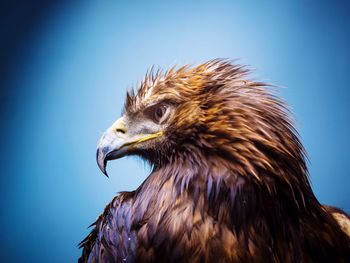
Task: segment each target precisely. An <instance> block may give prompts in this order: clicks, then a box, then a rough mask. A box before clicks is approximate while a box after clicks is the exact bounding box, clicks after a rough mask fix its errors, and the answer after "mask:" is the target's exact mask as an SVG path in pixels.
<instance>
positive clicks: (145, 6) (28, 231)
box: [0, 1, 350, 262]
mask: <svg viewBox="0 0 350 263" xmlns="http://www.w3.org/2000/svg"><path fill="white" fill-rule="evenodd" d="M262 2H263V1H241V2H237V1H235V2H234V1H216V2H215V3H211V2H203V1H193V2H191V3H190V2H189V1H177V3H174V2H170V3H165V2H164V1H144V2H141V1H140V2H138V3H136V2H132V1H130V2H128V3H126V1H125V3H122V2H116V1H81V2H77V1H70V2H60V3H58V2H50V3H49V2H48V3H47V1H41V2H40V1H39V2H31V3H29V2H25V1H24V2H22V3H17V2H12V3H8V4H7V5H6V6H4V8H2V10H1V35H0V36H1V39H0V40H1V44H0V47H1V61H0V66H1V80H0V83H1V101H0V104H1V105H0V109H1V131H0V135H1V137H0V138H1V142H2V143H1V150H0V151H1V158H0V159H1V176H0V183H1V184H0V194H1V198H0V205H1V215H0V223H1V235H0V243H1V244H0V252H1V255H0V258H1V261H3V262H72V261H76V259H77V258H78V256H79V254H80V253H81V252H80V251H79V250H78V249H77V244H78V243H79V241H80V240H82V239H83V238H84V237H85V235H86V234H87V233H88V232H89V230H87V226H88V225H89V224H90V223H92V222H93V221H94V220H95V219H96V217H97V216H98V214H99V213H101V212H102V211H103V208H104V206H105V204H106V203H107V202H108V201H110V200H111V199H112V197H113V196H114V195H115V194H116V193H117V192H118V191H121V190H132V189H135V188H136V187H137V186H138V185H139V184H140V183H141V182H142V181H143V180H144V179H145V177H146V176H147V173H148V172H149V171H148V168H147V167H145V165H144V164H143V163H142V161H140V160H138V159H136V158H124V159H121V160H117V161H114V162H111V163H109V168H108V170H109V174H110V178H109V179H108V178H106V177H104V176H103V175H102V174H101V172H100V171H99V170H98V167H97V165H96V163H95V149H96V144H97V140H98V139H99V137H100V135H101V134H102V132H103V131H104V130H105V129H106V128H107V127H108V126H109V125H110V124H111V123H112V122H113V121H114V120H115V119H116V118H117V117H118V116H119V115H120V112H121V109H122V106H123V101H124V95H125V90H126V89H127V88H128V87H131V86H135V85H136V83H137V81H139V80H141V78H142V77H143V75H144V74H145V72H146V70H147V69H148V68H149V67H150V66H151V65H153V64H155V65H156V66H160V67H162V68H168V67H169V66H172V65H173V64H180V65H182V64H184V63H191V64H196V63H200V62H204V61H206V60H208V59H212V58H217V57H226V58H239V59H240V60H239V61H240V63H243V64H248V65H251V66H252V67H253V68H255V73H254V76H255V77H256V78H258V79H260V80H263V81H268V82H271V83H274V84H276V85H279V86H281V87H282V88H281V94H282V96H283V97H284V98H285V99H286V100H287V102H288V103H289V104H290V105H291V108H292V110H293V111H294V113H295V116H296V119H297V128H298V130H299V131H300V133H301V137H302V141H303V143H304V145H305V147H306V149H307V151H308V153H309V159H310V165H309V168H310V174H311V181H312V185H313V189H314V191H315V193H316V195H317V197H318V198H319V200H320V201H321V202H322V203H326V204H332V205H336V206H339V207H341V208H343V209H345V210H346V211H347V212H350V195H349V186H350V179H349V176H350V166H349V149H350V142H349V138H350V136H349V135H350V121H349V120H350V105H349V102H350V91H349V83H350V80H349V76H350V75H349V68H350V67H349V66H350V52H349V47H350V35H349V32H350V31H349V24H350V23H349V22H350V16H349V15H348V14H349V6H348V5H347V4H344V3H341V2H337V1H329V3H326V2H321V1H299V2H297V1H289V2H290V3H282V1H264V3H262Z"/></svg>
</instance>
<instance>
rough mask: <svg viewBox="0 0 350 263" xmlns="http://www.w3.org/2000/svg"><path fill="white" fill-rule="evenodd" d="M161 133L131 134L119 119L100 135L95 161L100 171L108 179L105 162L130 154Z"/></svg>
mask: <svg viewBox="0 0 350 263" xmlns="http://www.w3.org/2000/svg"><path fill="white" fill-rule="evenodd" d="M161 135H162V132H156V133H152V134H131V133H130V132H129V131H128V130H127V128H126V125H125V120H124V118H123V117H121V118H119V119H118V120H117V121H116V122H115V123H114V124H113V125H112V126H111V127H110V128H108V129H107V131H106V132H105V133H104V134H103V135H102V137H101V139H100V141H99V144H98V146H97V152H96V160H97V164H98V167H99V168H100V170H101V171H102V172H103V173H104V174H105V175H106V176H107V177H108V174H107V171H106V166H107V161H109V160H115V159H118V158H121V157H123V156H125V155H127V154H129V153H131V152H132V151H133V150H134V149H135V146H136V145H137V144H139V143H142V142H145V141H148V140H151V139H154V138H156V137H159V136H161Z"/></svg>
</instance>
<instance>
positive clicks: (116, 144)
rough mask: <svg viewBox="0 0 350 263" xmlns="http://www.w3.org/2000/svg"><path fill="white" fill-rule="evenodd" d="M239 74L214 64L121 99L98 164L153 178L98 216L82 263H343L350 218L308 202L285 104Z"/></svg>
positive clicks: (156, 79) (153, 80) (154, 76)
mask: <svg viewBox="0 0 350 263" xmlns="http://www.w3.org/2000/svg"><path fill="white" fill-rule="evenodd" d="M248 73H249V71H248V70H247V69H246V68H245V67H242V66H239V65H235V64H233V63H231V62H230V61H227V60H213V61H209V62H207V63H204V64H201V65H198V66H196V67H189V66H184V67H181V68H172V69H170V70H169V71H166V72H164V73H162V72H161V71H157V72H151V73H149V74H147V75H146V77H145V79H144V80H143V81H142V82H141V84H140V86H139V88H138V91H137V92H132V91H131V92H129V93H128V94H127V97H126V103H125V110H124V114H123V116H122V117H121V118H120V119H118V120H117V121H116V122H115V123H114V124H113V125H112V126H111V127H110V128H109V129H108V130H107V131H106V132H105V134H104V135H103V136H102V138H101V140H100V142H99V146H98V150H97V162H98V165H99V166H100V168H101V170H102V171H103V172H104V173H106V165H107V161H110V160H113V159H116V158H121V157H123V156H125V155H137V156H140V157H141V158H143V159H145V160H147V161H148V162H149V163H150V164H151V165H152V172H151V173H150V175H149V176H148V177H147V178H146V179H145V181H144V182H143V183H142V184H141V185H140V186H139V187H138V188H137V189H136V190H135V191H132V192H123V193H120V194H119V195H118V196H117V197H115V199H114V200H113V201H112V202H111V203H110V204H109V205H108V206H107V207H106V209H105V211H104V213H103V214H102V215H101V216H100V217H99V218H98V220H97V221H96V223H95V226H94V229H93V230H92V232H91V233H90V235H89V236H88V237H87V238H86V239H85V240H84V241H83V242H82V245H81V246H82V247H83V248H84V250H83V255H82V257H81V258H80V261H81V262H86V261H88V262H97V261H99V262H164V261H169V262H350V238H349V236H347V234H346V233H347V230H348V229H349V228H348V227H349V226H350V223H349V222H350V221H349V218H348V216H347V215H346V213H344V212H343V211H341V210H339V209H336V208H332V207H327V206H322V205H321V204H320V203H319V202H318V201H317V199H316V197H315V195H314V194H313V192H312V189H311V187H310V183H309V180H308V171H307V167H306V162H305V152H304V149H303V146H302V144H301V143H300V140H299V137H298V134H297V132H296V130H295V129H294V127H293V123H292V121H291V119H290V113H289V111H288V109H287V107H286V105H285V103H284V102H283V101H282V100H281V99H279V98H278V96H276V94H275V93H274V92H273V90H272V88H270V87H269V85H266V84H264V83H262V82H257V81H252V80H250V79H249V77H248ZM118 176H121V175H118ZM126 176H127V175H126ZM337 220H338V221H337ZM338 222H339V223H338Z"/></svg>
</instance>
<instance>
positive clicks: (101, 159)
mask: <svg viewBox="0 0 350 263" xmlns="http://www.w3.org/2000/svg"><path fill="white" fill-rule="evenodd" d="M96 161H97V164H98V167H99V168H100V170H101V172H102V173H103V174H104V175H106V176H107V177H109V176H108V173H107V170H106V167H107V160H106V155H105V154H104V153H103V151H101V149H97V152H96Z"/></svg>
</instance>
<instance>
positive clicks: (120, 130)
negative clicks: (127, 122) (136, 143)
mask: <svg viewBox="0 0 350 263" xmlns="http://www.w3.org/2000/svg"><path fill="white" fill-rule="evenodd" d="M116 131H117V132H120V133H122V134H125V130H123V129H117V130H116Z"/></svg>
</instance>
